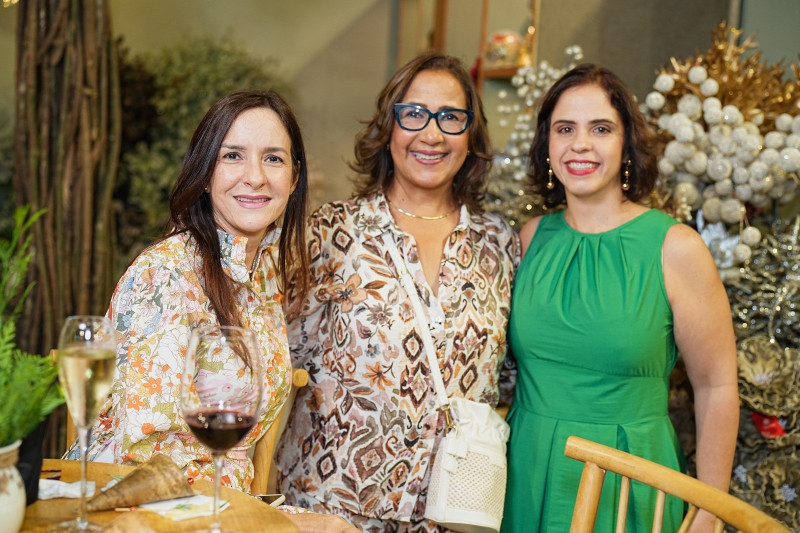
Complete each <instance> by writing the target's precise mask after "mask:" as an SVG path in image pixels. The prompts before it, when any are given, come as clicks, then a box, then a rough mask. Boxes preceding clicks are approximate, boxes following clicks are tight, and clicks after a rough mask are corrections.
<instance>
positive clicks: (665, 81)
mask: <svg viewBox="0 0 800 533" xmlns="http://www.w3.org/2000/svg"><path fill="white" fill-rule="evenodd" d="M653 87H654V88H655V90H657V91H659V92H662V93H668V92H669V91H671V90H672V88H673V87H675V80H674V79H672V76H670V75H669V74H659V75H658V77H657V78H656V81H655V83H654V84H653Z"/></svg>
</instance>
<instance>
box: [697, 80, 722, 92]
mask: <svg viewBox="0 0 800 533" xmlns="http://www.w3.org/2000/svg"><path fill="white" fill-rule="evenodd" d="M718 92H719V83H717V80H715V79H714V78H708V79H707V80H705V81H704V82H703V83H701V84H700V93H701V94H702V95H703V96H714V95H715V94H717V93H718Z"/></svg>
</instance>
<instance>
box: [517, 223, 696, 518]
mask: <svg viewBox="0 0 800 533" xmlns="http://www.w3.org/2000/svg"><path fill="white" fill-rule="evenodd" d="M676 223H677V222H676V221H675V220H674V219H672V218H670V217H669V216H667V215H666V214H664V213H662V212H660V211H656V210H650V211H646V212H645V213H643V214H641V215H639V216H638V217H636V218H634V219H633V220H631V221H629V222H627V223H625V224H623V225H621V226H619V227H617V228H615V229H613V230H610V231H607V232H604V233H597V234H587V233H580V232H578V231H575V230H574V229H572V228H571V227H569V226H568V225H567V224H566V222H565V221H564V216H563V212H559V213H555V214H552V215H547V216H545V217H543V218H542V219H541V220H540V222H539V226H538V227H537V230H536V233H535V235H534V237H533V240H532V241H531V244H530V247H529V248H528V251H527V253H526V254H525V257H524V259H523V260H522V264H521V265H520V268H519V271H518V272H517V275H516V278H515V282H514V293H513V296H512V299H511V317H510V319H509V342H510V346H511V349H512V352H513V354H514V356H515V357H516V360H517V364H518V369H519V374H518V377H517V388H516V392H515V396H514V403H513V405H512V407H511V410H510V412H509V415H508V422H509V424H510V426H511V438H510V440H509V444H508V470H509V472H508V473H509V475H508V488H507V490H506V504H505V513H504V516H503V527H502V531H503V533H509V532H526V533H528V532H534V531H541V532H547V533H561V532H567V531H569V524H570V521H571V519H572V511H573V508H574V504H575V497H576V495H577V487H578V483H579V481H580V476H581V471H582V468H583V463H581V462H579V461H575V460H573V459H569V458H567V457H566V456H564V445H565V444H566V441H567V437H568V436H570V435H577V436H579V437H583V438H586V439H589V440H593V441H595V442H600V443H602V444H606V445H608V446H612V447H614V448H617V449H620V450H624V451H626V452H630V453H633V454H635V455H638V456H640V457H644V458H647V459H650V460H652V461H656V462H658V463H661V464H663V465H665V466H668V467H671V468H674V469H676V470H684V466H685V459H684V457H683V453H682V452H681V450H680V446H679V444H678V439H677V436H676V435H675V431H674V429H673V427H672V424H671V422H670V419H669V416H668V414H667V398H668V394H669V376H670V372H671V371H672V368H673V366H674V365H675V360H676V357H677V349H676V346H675V340H674V338H673V331H672V311H671V310H670V307H669V303H668V301H667V295H666V291H665V288H664V277H663V272H662V266H661V265H662V263H661V248H662V245H663V242H664V237H665V236H666V233H667V230H668V229H669V227H670V226H672V225H673V224H676ZM618 494H619V478H618V476H616V475H612V474H608V475H607V476H606V481H605V485H604V487H603V495H602V500H601V504H600V512H599V513H598V517H597V522H596V528H595V532H606V531H608V532H610V531H614V526H615V520H616V509H617V499H618ZM654 506H655V491H652V490H650V489H647V488H646V487H642V486H641V485H640V484H638V483H632V484H631V500H630V502H629V507H628V509H629V511H628V529H627V530H626V531H629V532H630V531H635V532H640V531H650V530H651V527H652V526H651V524H652V510H653V508H654ZM682 515H683V503H682V502H680V501H679V500H676V499H674V498H671V497H668V498H667V511H666V513H665V521H664V526H665V527H664V531H673V530H677V528H678V526H679V524H680V520H681V517H682Z"/></svg>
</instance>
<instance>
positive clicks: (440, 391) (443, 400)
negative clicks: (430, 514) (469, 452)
mask: <svg viewBox="0 0 800 533" xmlns="http://www.w3.org/2000/svg"><path fill="white" fill-rule="evenodd" d="M383 240H384V242H385V243H386V247H387V249H388V250H389V255H390V256H392V261H393V262H394V266H395V268H396V269H397V273H398V275H399V276H400V283H401V284H402V285H403V288H404V289H405V291H406V293H407V294H408V299H409V300H411V305H412V307H413V308H414V314H415V315H416V317H417V325H418V326H419V329H420V335H421V336H422V344H423V345H424V346H425V353H426V355H427V356H428V365H429V366H430V367H431V378H432V379H433V386H434V389H435V390H436V396H437V398H438V400H439V409H440V410H441V411H442V412H443V413H444V417H445V421H446V423H447V428H446V431H450V430H451V429H453V428H454V427H455V424H454V423H453V418H452V416H451V414H450V398H448V397H447V390H446V389H445V388H444V381H443V380H442V373H441V371H440V370H439V361H438V360H437V359H436V348H434V346H433V337H431V330H430V326H429V325H428V322H427V321H426V320H425V309H423V307H422V302H421V301H420V299H419V295H418V294H417V288H416V286H415V285H414V280H413V279H411V274H410V273H409V272H408V268H407V267H406V262H405V261H403V259H402V258H401V257H400V251H399V250H398V249H397V244H396V243H395V242H394V236H393V235H392V234H391V233H388V232H387V233H385V234H384V235H383Z"/></svg>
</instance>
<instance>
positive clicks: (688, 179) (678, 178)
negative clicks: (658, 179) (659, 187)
mask: <svg viewBox="0 0 800 533" xmlns="http://www.w3.org/2000/svg"><path fill="white" fill-rule="evenodd" d="M672 179H674V180H675V183H692V184H693V185H695V186H697V184H698V183H699V182H700V179H699V178H698V177H697V176H694V175H692V174H689V173H688V172H675V175H674V176H673V178H672Z"/></svg>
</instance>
